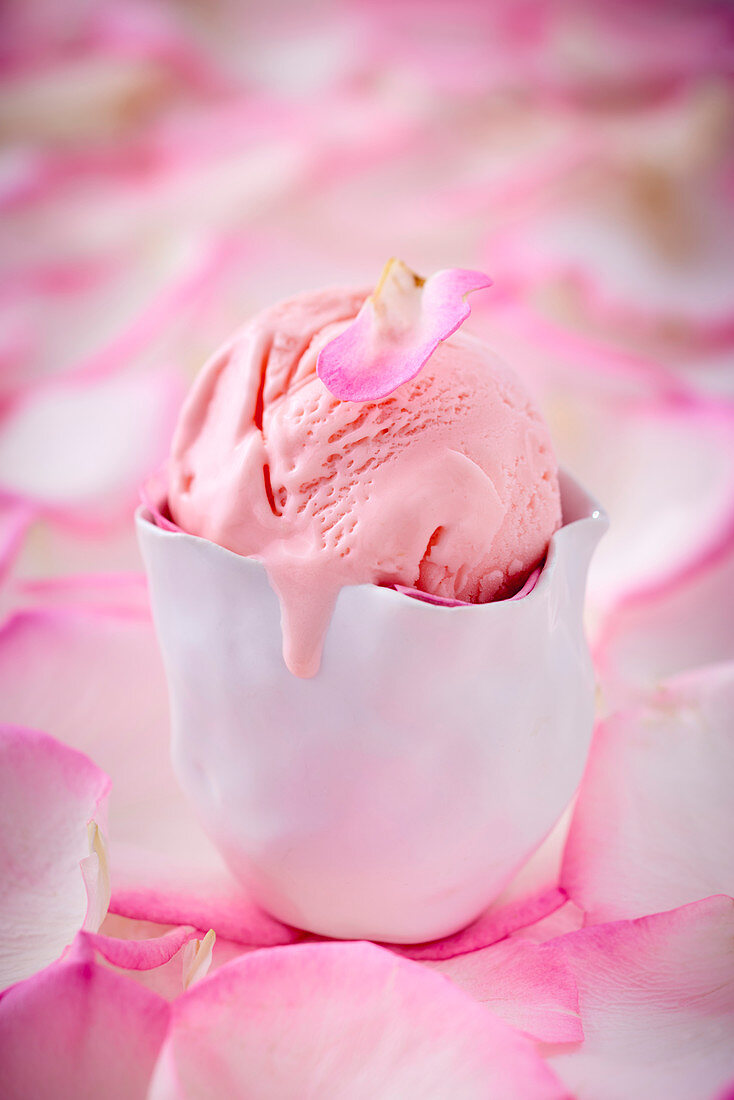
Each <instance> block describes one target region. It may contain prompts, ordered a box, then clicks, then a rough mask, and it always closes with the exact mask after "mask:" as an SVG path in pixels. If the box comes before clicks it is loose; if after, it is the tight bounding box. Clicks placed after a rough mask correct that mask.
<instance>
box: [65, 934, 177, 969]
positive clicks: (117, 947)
mask: <svg viewBox="0 0 734 1100" xmlns="http://www.w3.org/2000/svg"><path fill="white" fill-rule="evenodd" d="M81 935H82V936H84V937H85V938H86V941H87V943H88V944H89V945H90V946H91V947H93V948H94V950H95V951H97V952H98V953H99V954H100V955H102V956H103V957H104V958H105V959H106V960H107V962H108V963H110V964H111V965H112V966H116V967H119V968H120V969H122V970H153V969H154V968H155V967H158V966H165V964H166V963H167V962H170V960H171V959H172V958H173V957H174V955H177V954H178V952H179V951H180V950H181V948H182V947H183V948H185V947H186V946H188V944H189V943H191V942H192V940H194V937H195V936H196V929H195V928H191V927H190V926H187V925H183V926H182V927H180V928H172V929H171V930H170V932H165V933H164V934H163V935H162V936H153V937H151V938H150V939H143V940H139V939H119V938H118V937H116V936H106V935H102V934H100V933H99V932H97V933H94V934H93V933H90V932H83V933H81ZM197 942H198V941H197Z"/></svg>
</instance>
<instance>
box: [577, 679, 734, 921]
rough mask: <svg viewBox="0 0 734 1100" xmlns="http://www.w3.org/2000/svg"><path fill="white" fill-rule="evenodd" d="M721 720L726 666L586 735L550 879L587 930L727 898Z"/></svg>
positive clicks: (733, 706)
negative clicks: (558, 872) (560, 860)
mask: <svg viewBox="0 0 734 1100" xmlns="http://www.w3.org/2000/svg"><path fill="white" fill-rule="evenodd" d="M733 720H734V663H730V664H727V665H719V666H717V667H714V668H709V669H705V670H702V671H700V672H694V673H688V674H687V675H685V676H681V677H678V678H676V679H675V680H671V681H669V682H668V683H667V684H666V685H664V686H662V687H661V688H660V689H659V691H658V692H657V694H656V696H655V697H654V698H653V699H652V700H651V701H650V703H649V704H648V706H646V707H640V708H638V709H636V710H631V711H626V712H623V713H620V714H615V715H613V716H612V717H611V718H608V719H607V720H606V721H605V722H602V723H601V725H600V726H599V727H598V728H597V730H596V733H595V736H594V742H593V744H592V749H591V755H590V757H589V762H588V764H587V768H586V774H585V775H584V779H583V781H582V783H581V789H580V793H579V797H578V802H577V804H576V808H575V812H574V815H573V821H572V824H571V829H570V832H569V838H568V843H567V845H566V851H565V856H564V864H563V874H562V882H563V885H564V887H565V888H566V890H567V891H568V893H569V895H570V896H571V898H572V899H573V900H574V901H575V902H576V903H577V904H578V905H580V906H581V907H582V908H583V909H584V910H585V911H586V919H587V923H588V922H597V921H602V920H619V919H620V918H630V917H641V916H644V915H645V914H648V913H655V912H660V911H662V910H664V909H672V908H674V907H675V906H679V905H684V904H686V903H688V902H692V901H697V900H699V899H700V898H705V897H709V896H710V895H712V894H734V845H732V843H731V837H732V836H733V835H734V803H733V802H732V797H731V787H732V779H733V778H734V739H732V736H731V729H732V721H733ZM694 823H695V825H694Z"/></svg>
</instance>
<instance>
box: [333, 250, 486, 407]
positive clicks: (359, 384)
mask: <svg viewBox="0 0 734 1100" xmlns="http://www.w3.org/2000/svg"><path fill="white" fill-rule="evenodd" d="M491 285H492V280H491V279H490V278H488V277H487V276H486V275H483V274H482V273H481V272H480V271H466V270H463V269H462V268H450V269H446V270H445V271H437V272H436V273H435V275H432V276H431V277H430V278H429V279H428V280H425V279H421V278H420V276H418V275H416V274H415V272H413V271H411V270H410V268H409V267H406V265H405V264H404V263H402V262H401V261H400V260H395V259H392V260H389V261H388V263H387V264H386V265H385V269H384V271H383V272H382V275H381V276H380V281H379V282H378V284H377V287H376V289H375V290H374V292H373V293H372V294H371V295H370V296H369V297H368V298H367V300H366V301H365V303H364V305H363V306H362V308H361V309H360V311H359V313H358V314H357V316H356V318H355V320H354V321H353V322H352V323H351V324H350V325H348V327H347V328H345V329H344V331H343V332H341V333H340V334H339V335H338V336H336V337H335V338H334V339H333V340H330V341H329V343H328V344H326V345H325V346H324V347H323V348H322V349H321V351H320V352H319V357H318V362H317V365H316V369H317V372H318V375H319V378H320V379H321V381H322V382H323V383H324V385H325V386H326V388H327V389H328V390H329V391H330V392H331V393H333V395H334V397H337V398H339V400H341V401H376V400H378V399H379V398H381V397H386V396H387V395H388V394H389V393H392V392H393V390H396V389H397V388H398V386H401V385H402V384H403V383H404V382H408V381H410V379H411V378H415V376H416V374H418V372H419V370H420V369H421V367H422V366H423V365H424V363H426V362H427V360H428V358H429V357H430V356H431V355H432V354H433V352H434V351H435V350H436V348H437V347H438V345H439V344H440V342H441V341H442V340H446V339H447V338H448V337H449V336H450V335H451V334H452V332H456V330H457V328H459V326H460V325H462V324H463V322H464V321H465V320H466V319H467V317H468V316H469V313H470V312H471V311H470V309H469V306H468V304H467V302H466V296H467V294H470V293H471V292H472V291H474V290H482V289H485V288H486V287H490V286H491Z"/></svg>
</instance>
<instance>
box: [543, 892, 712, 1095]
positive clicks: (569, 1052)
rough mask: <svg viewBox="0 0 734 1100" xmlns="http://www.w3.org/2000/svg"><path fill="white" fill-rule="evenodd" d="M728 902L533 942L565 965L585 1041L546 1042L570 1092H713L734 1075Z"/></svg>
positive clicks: (704, 903) (707, 902)
mask: <svg viewBox="0 0 734 1100" xmlns="http://www.w3.org/2000/svg"><path fill="white" fill-rule="evenodd" d="M732 936H734V902H732V900H731V898H721V897H714V898H708V899H706V900H705V901H700V902H697V903H696V904H694V905H687V906H685V907H684V908H682V909H674V910H673V911H672V912H669V913H659V914H657V915H656V916H652V917H645V918H643V919H640V920H635V921H620V922H619V923H615V924H602V925H597V926H596V927H594V928H586V929H583V930H582V931H580V932H573V933H572V934H570V935H568V936H562V937H561V938H560V939H558V940H553V941H551V942H550V943H548V944H545V945H544V946H543V947H542V948H540V950H541V951H542V952H543V954H544V957H545V958H547V960H548V961H549V962H550V961H551V960H553V961H556V962H557V961H561V962H563V963H564V964H565V965H567V966H568V967H569V969H570V970H571V973H572V974H573V976H574V978H575V979H576V983H577V986H578V991H579V1003H580V1008H581V1019H582V1022H583V1027H584V1036H585V1038H584V1042H583V1043H582V1044H581V1045H580V1046H579V1047H578V1048H575V1049H574V1048H570V1049H568V1048H567V1049H565V1050H564V1049H561V1050H559V1051H558V1052H551V1057H550V1062H551V1065H552V1066H553V1068H554V1069H555V1070H556V1072H557V1073H558V1075H559V1076H560V1077H561V1078H562V1079H563V1081H564V1082H565V1083H566V1085H567V1086H568V1088H569V1089H570V1091H571V1092H572V1093H573V1096H574V1097H575V1098H576V1100H621V1098H622V1097H624V1100H652V1097H665V1100H720V1097H721V1096H722V1094H723V1093H724V1090H725V1088H726V1087H727V1085H729V1084H730V1083H731V1081H732V1078H734V1044H732V1041H731V1037H732V1033H733V1032H734V954H733V953H732V950H731V943H732Z"/></svg>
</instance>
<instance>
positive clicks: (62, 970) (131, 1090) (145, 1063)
mask: <svg viewBox="0 0 734 1100" xmlns="http://www.w3.org/2000/svg"><path fill="white" fill-rule="evenodd" d="M169 1012H170V1009H169V1006H168V1004H167V1002H166V1001H164V1000H163V998H162V997H159V996H158V995H157V994H155V993H151V992H150V990H148V989H144V988H143V987H142V986H141V985H139V984H138V983H137V982H134V981H132V980H131V979H130V978H127V977H125V976H124V975H122V974H116V973H115V972H114V971H112V970H110V969H109V968H108V967H106V966H100V965H98V964H97V963H96V962H95V959H94V952H93V950H92V947H91V945H90V944H89V943H88V942H87V941H86V940H85V938H84V937H81V938H80V939H79V940H78V941H77V942H76V943H75V944H74V946H73V947H72V949H71V950H70V951H69V953H68V954H67V955H66V957H65V958H64V959H63V960H62V961H60V962H57V963H54V964H52V965H51V966H49V967H48V968H47V969H46V970H42V971H41V973H40V974H37V975H35V977H33V978H30V979H29V980H28V981H25V982H20V983H19V984H18V985H15V986H13V987H12V988H11V989H8V990H6V991H5V992H4V993H3V994H2V996H0V1066H2V1069H1V1070H0V1080H1V1081H2V1094H3V1097H4V1100H28V1098H29V1097H33V1098H34V1100H79V1098H80V1097H104V1098H105V1100H143V1098H144V1097H145V1096H146V1093H147V1087H148V1082H149V1079H150V1075H151V1072H152V1069H153V1066H154V1063H155V1059H156V1057H157V1054H158V1051H159V1048H160V1046H161V1043H162V1041H163V1037H164V1034H165V1031H166V1026H167V1023H168V1018H169Z"/></svg>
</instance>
